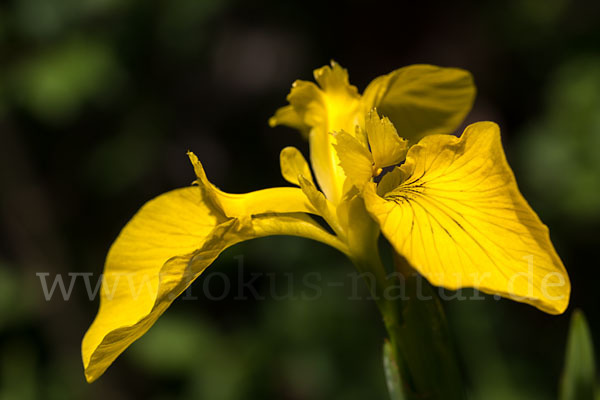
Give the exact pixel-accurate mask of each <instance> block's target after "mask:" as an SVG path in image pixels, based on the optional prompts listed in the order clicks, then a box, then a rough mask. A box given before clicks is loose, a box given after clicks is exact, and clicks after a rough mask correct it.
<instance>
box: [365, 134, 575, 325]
mask: <svg viewBox="0 0 600 400" xmlns="http://www.w3.org/2000/svg"><path fill="white" fill-rule="evenodd" d="M394 181H395V182H394ZM382 184H384V185H385V187H386V189H391V190H389V191H387V190H379V193H378V190H377V188H376V187H375V184H374V183H369V184H367V185H366V186H365V190H364V193H363V195H364V199H365V203H366V206H367V210H368V211H369V213H370V214H371V215H372V216H373V218H375V219H376V220H377V221H378V222H379V224H380V227H381V230H382V232H383V234H384V235H385V236H386V238H387V239H388V240H389V241H390V242H391V244H392V245H393V247H394V249H395V250H396V251H397V252H398V253H399V254H401V255H403V256H404V257H406V259H407V260H408V261H409V262H410V263H411V264H412V265H413V266H414V268H415V269H417V270H418V271H419V272H420V273H421V274H423V275H424V276H425V277H426V278H427V279H428V280H429V281H431V282H432V283H433V284H434V285H438V286H443V287H446V288H449V289H457V288H461V287H475V288H478V289H480V290H482V291H484V292H486V293H490V294H499V295H502V296H505V297H508V298H511V299H514V300H517V301H521V302H525V303H528V304H531V305H533V306H535V307H537V308H539V309H541V310H543V311H545V312H548V313H551V314H559V313H562V312H563V311H564V310H565V309H566V307H567V305H568V303H569V296H570V282H569V278H568V276H567V272H566V270H565V268H564V266H563V264H562V262H561V260H560V258H559V257H558V255H557V254H556V251H555V250H554V247H553V245H552V243H551V242H550V238H549V233H548V228H547V227H546V226H545V225H544V224H543V223H542V222H541V221H540V219H539V218H538V216H537V215H536V214H535V212H534V211H533V210H532V209H531V207H530V206H529V205H528V204H527V202H526V201H525V199H524V198H523V196H522V195H521V193H520V192H519V190H518V187H517V184H516V181H515V178H514V175H513V173H512V171H511V169H510V167H509V166H508V164H507V162H506V158H505V156H504V152H503V150H502V144H501V141H500V130H499V128H498V126H497V125H496V124H494V123H491V122H480V123H477V124H473V125H470V126H469V127H467V129H466V130H465V131H464V133H463V134H462V136H461V137H460V138H456V137H454V136H448V135H434V136H428V137H426V138H424V139H422V140H421V141H420V142H419V143H418V144H417V145H415V146H413V147H412V148H411V149H410V150H409V152H408V155H407V158H406V162H405V163H404V164H403V165H402V166H401V167H399V168H397V169H396V171H394V172H393V174H392V175H390V177H389V178H387V179H386V180H385V182H383V181H382ZM392 188H393V189H392Z"/></svg>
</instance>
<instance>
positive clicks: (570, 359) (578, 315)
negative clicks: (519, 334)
mask: <svg viewBox="0 0 600 400" xmlns="http://www.w3.org/2000/svg"><path fill="white" fill-rule="evenodd" d="M595 391H596V361H595V360H594V344H593V342H592V335H591V333H590V328H589V327H588V324H587V321H586V319H585V316H584V315H583V313H582V312H581V310H575V312H574V313H573V317H572V318H571V328H570V330H569V339H568V341H567V350H566V354H565V369H564V371H563V376H562V378H561V384H560V393H559V400H585V399H590V400H592V399H594V397H595Z"/></svg>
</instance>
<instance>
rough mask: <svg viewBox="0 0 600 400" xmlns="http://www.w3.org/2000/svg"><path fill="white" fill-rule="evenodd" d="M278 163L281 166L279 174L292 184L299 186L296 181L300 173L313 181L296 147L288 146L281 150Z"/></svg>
mask: <svg viewBox="0 0 600 400" xmlns="http://www.w3.org/2000/svg"><path fill="white" fill-rule="evenodd" d="M279 163H280V166H281V175H282V176H283V178H284V179H285V180H286V181H288V182H289V183H291V184H292V185H296V186H300V183H299V182H298V176H300V175H302V176H303V177H304V178H306V179H308V180H309V181H310V182H311V183H313V179H312V174H311V172H310V168H309V166H308V163H307V162H306V159H305V158H304V156H303V155H302V153H301V152H300V150H298V149H297V148H295V147H292V146H289V147H286V148H284V149H283V150H281V153H280V154H279Z"/></svg>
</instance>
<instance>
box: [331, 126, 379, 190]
mask: <svg viewBox="0 0 600 400" xmlns="http://www.w3.org/2000/svg"><path fill="white" fill-rule="evenodd" d="M334 136H335V138H336V142H337V143H336V144H335V145H334V147H335V150H336V152H337V154H338V157H339V159H340V166H341V167H342V168H343V170H344V173H345V174H346V176H347V177H348V179H349V180H350V182H352V184H353V185H356V187H358V188H359V189H362V187H363V185H364V184H365V183H366V182H367V181H369V180H370V179H371V178H372V177H373V157H372V156H371V153H370V152H369V150H368V149H367V148H365V147H364V146H363V145H362V144H361V143H360V142H359V141H358V140H357V139H356V138H355V137H353V136H351V135H350V134H348V133H346V132H344V131H341V132H337V133H335V134H334Z"/></svg>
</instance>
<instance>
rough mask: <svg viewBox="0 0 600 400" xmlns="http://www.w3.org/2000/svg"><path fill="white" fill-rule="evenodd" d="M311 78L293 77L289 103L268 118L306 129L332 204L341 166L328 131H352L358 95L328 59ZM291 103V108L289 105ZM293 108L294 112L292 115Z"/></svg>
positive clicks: (339, 190) (339, 188)
mask: <svg viewBox="0 0 600 400" xmlns="http://www.w3.org/2000/svg"><path fill="white" fill-rule="evenodd" d="M314 76H315V80H316V81H317V83H318V84H319V86H317V85H315V84H314V83H312V82H306V81H296V82H294V85H293V87H292V90H291V92H290V94H289V95H288V97H287V99H288V101H289V102H290V105H288V106H285V107H282V108H280V109H279V110H278V111H277V112H276V113H275V115H274V116H273V117H272V118H271V119H270V120H269V124H270V125H271V126H275V125H287V126H291V127H293V128H298V121H302V123H303V125H302V126H301V127H300V130H302V131H307V130H308V131H309V144H310V160H311V164H312V167H313V170H314V172H315V176H316V178H317V182H318V183H319V186H320V187H321V189H322V190H323V193H325V195H326V196H327V198H328V199H329V200H330V201H332V202H333V203H334V204H337V203H339V201H340V199H341V196H342V191H343V185H344V180H345V179H346V177H345V175H344V172H343V170H342V169H341V167H340V166H339V159H338V158H337V155H336V153H335V151H334V149H333V147H332V146H333V144H334V143H335V141H334V138H333V136H331V135H330V133H331V132H334V131H336V132H337V131H340V130H345V131H347V132H351V133H354V132H355V128H356V126H357V125H358V124H359V122H360V121H359V119H360V117H363V118H364V116H363V115H362V114H361V113H360V111H361V108H360V105H361V103H360V95H359V94H358V90H357V89H356V87H354V86H352V85H350V83H349V81H348V72H347V71H346V70H345V69H344V68H342V67H341V66H340V65H339V64H337V63H335V62H332V63H331V67H329V66H324V67H322V68H319V69H317V70H315V71H314ZM290 107H291V108H290ZM292 111H294V112H295V113H296V114H295V115H294V114H293V112H292Z"/></svg>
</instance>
